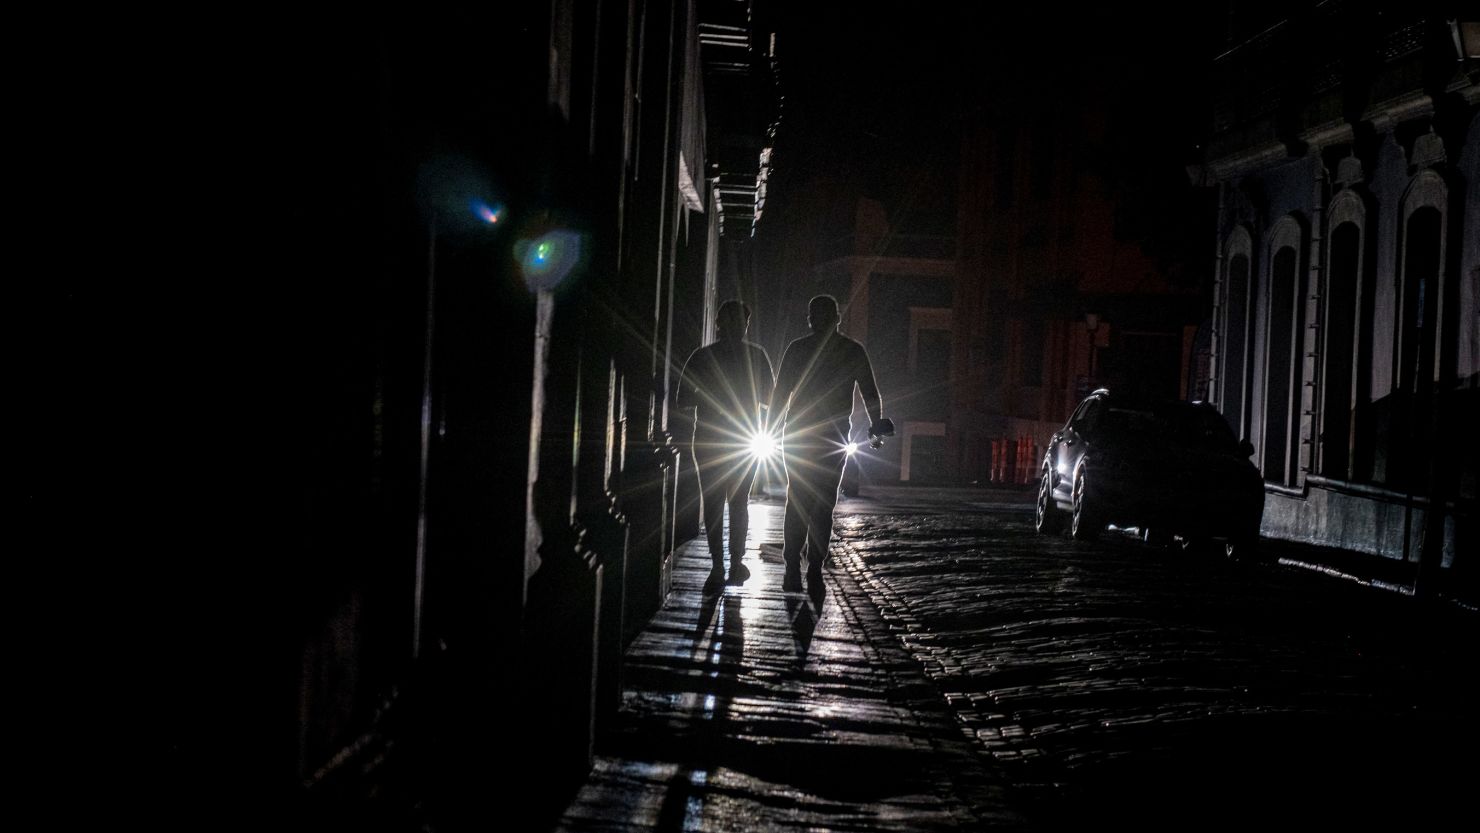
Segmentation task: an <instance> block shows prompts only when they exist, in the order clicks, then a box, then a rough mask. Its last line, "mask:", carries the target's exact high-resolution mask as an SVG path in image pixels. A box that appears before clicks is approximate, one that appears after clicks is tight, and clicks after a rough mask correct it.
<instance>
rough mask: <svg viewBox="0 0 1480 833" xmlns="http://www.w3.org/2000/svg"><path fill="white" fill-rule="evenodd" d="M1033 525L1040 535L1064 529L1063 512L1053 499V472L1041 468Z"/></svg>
mask: <svg viewBox="0 0 1480 833" xmlns="http://www.w3.org/2000/svg"><path fill="white" fill-rule="evenodd" d="M1034 526H1035V527H1036V528H1037V529H1038V532H1039V534H1041V535H1058V534H1059V533H1060V532H1063V531H1064V513H1063V512H1061V511H1059V505H1058V504H1057V503H1055V502H1054V499H1053V472H1052V471H1050V470H1049V469H1044V470H1043V477H1042V478H1040V479H1039V481H1038V506H1037V514H1036V516H1035V518H1034Z"/></svg>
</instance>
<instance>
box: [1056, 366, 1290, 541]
mask: <svg viewBox="0 0 1480 833" xmlns="http://www.w3.org/2000/svg"><path fill="white" fill-rule="evenodd" d="M1253 453H1254V447H1253V446H1252V445H1250V443H1249V441H1248V440H1239V439H1236V438H1235V437H1234V435H1233V432H1232V431H1231V430H1230V429H1229V427H1228V423H1227V422H1226V421H1225V420H1224V419H1223V415H1222V414H1220V413H1218V411H1217V410H1216V409H1215V408H1213V406H1211V405H1208V404H1206V403H1203V402H1179V401H1175V400H1164V401H1148V400H1140V399H1132V398H1128V397H1121V396H1116V395H1114V394H1112V393H1111V392H1110V391H1108V390H1104V389H1101V390H1097V391H1095V392H1094V393H1092V394H1090V395H1089V396H1088V397H1087V398H1086V399H1085V400H1084V401H1083V402H1081V403H1079V407H1078V408H1076V409H1075V410H1074V415H1073V416H1071V417H1070V418H1069V422H1068V423H1067V424H1065V425H1064V427H1063V428H1061V429H1059V431H1058V433H1056V434H1054V435H1053V440H1052V441H1051V442H1050V443H1049V447H1048V450H1047V451H1046V452H1045V454H1044V456H1043V468H1042V470H1041V472H1040V479H1039V483H1038V508H1037V527H1038V531H1039V532H1042V533H1058V532H1061V531H1062V530H1063V529H1064V528H1065V527H1068V529H1069V533H1070V535H1071V536H1072V537H1074V538H1075V539H1079V540H1088V539H1093V538H1095V537H1096V536H1098V535H1099V534H1100V532H1101V531H1102V530H1104V528H1105V527H1106V525H1108V524H1114V525H1116V526H1118V527H1122V528H1128V527H1139V528H1140V529H1142V530H1143V531H1144V532H1146V535H1147V538H1148V539H1150V538H1152V537H1153V535H1155V536H1156V537H1162V538H1163V539H1165V540H1170V539H1171V538H1172V537H1173V536H1175V537H1177V538H1180V539H1181V540H1182V541H1183V543H1184V545H1188V546H1193V545H1198V544H1200V543H1203V542H1211V541H1213V540H1215V539H1220V540H1222V541H1223V542H1224V547H1225V551H1226V552H1227V554H1228V555H1230V556H1235V555H1237V556H1243V555H1246V554H1248V553H1249V552H1252V549H1253V547H1254V545H1255V544H1256V543H1257V541H1258V539H1259V521H1260V518H1261V517H1262V516H1263V514H1264V481H1263V478H1262V477H1260V475H1259V470H1258V469H1257V468H1255V466H1254V464H1253V463H1252V462H1250V460H1249V458H1250V457H1251V456H1252V455H1253Z"/></svg>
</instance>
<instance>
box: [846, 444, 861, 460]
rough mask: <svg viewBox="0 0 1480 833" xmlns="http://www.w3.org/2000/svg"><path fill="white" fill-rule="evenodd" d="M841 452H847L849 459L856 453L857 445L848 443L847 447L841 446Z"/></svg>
mask: <svg viewBox="0 0 1480 833" xmlns="http://www.w3.org/2000/svg"><path fill="white" fill-rule="evenodd" d="M843 450H844V451H846V452H848V456H849V457H852V456H853V455H854V454H857V453H858V443H848V444H847V445H845V446H843Z"/></svg>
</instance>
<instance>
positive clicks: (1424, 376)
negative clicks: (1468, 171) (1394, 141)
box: [1373, 170, 1457, 487]
mask: <svg viewBox="0 0 1480 833" xmlns="http://www.w3.org/2000/svg"><path fill="white" fill-rule="evenodd" d="M1447 199H1448V189H1447V187H1446V186H1445V184H1444V180H1443V179H1442V178H1441V177H1440V176H1439V175H1438V174H1437V173H1435V172H1434V171H1432V170H1424V171H1420V172H1419V173H1418V175H1417V176H1415V177H1414V178H1413V184H1412V185H1410V186H1409V188H1408V193H1407V194H1405V195H1404V197H1403V209H1402V210H1403V213H1402V218H1401V222H1400V224H1399V226H1398V296H1397V306H1398V314H1397V316H1396V320H1395V321H1394V322H1393V326H1394V332H1393V370H1392V394H1391V395H1389V396H1387V397H1385V398H1383V399H1382V400H1380V402H1379V403H1377V408H1376V415H1375V421H1376V423H1377V433H1378V435H1379V436H1378V437H1377V441H1376V446H1377V447H1376V449H1375V452H1376V453H1375V460H1374V462H1373V477H1374V479H1376V480H1378V481H1380V482H1382V483H1386V484H1388V485H1390V486H1394V487H1401V486H1410V487H1418V486H1420V485H1422V484H1421V481H1420V478H1421V476H1422V474H1423V467H1422V465H1421V463H1422V461H1423V460H1426V459H1428V455H1427V454H1425V453H1420V452H1421V451H1423V450H1424V449H1426V448H1427V445H1428V441H1429V440H1428V433H1429V431H1430V430H1431V424H1430V420H1431V418H1432V411H1431V407H1432V401H1431V398H1432V397H1433V395H1434V392H1435V386H1434V382H1435V380H1436V379H1437V377H1438V376H1439V375H1440V373H1441V372H1442V370H1443V368H1444V366H1445V365H1446V364H1448V366H1450V367H1452V366H1453V364H1452V358H1451V357H1450V356H1449V355H1448V353H1449V352H1451V351H1450V347H1451V345H1453V346H1454V349H1453V351H1452V352H1456V353H1457V341H1456V340H1455V337H1454V331H1455V330H1456V327H1455V326H1454V325H1453V324H1452V323H1451V324H1450V325H1449V326H1447V327H1446V326H1445V323H1446V320H1445V319H1446V317H1449V318H1450V319H1451V321H1452V319H1453V313H1454V310H1453V308H1454V306H1455V305H1454V304H1453V303H1452V302H1450V303H1446V300H1448V299H1446V297H1445V296H1446V294H1449V293H1452V290H1453V287H1452V286H1450V285H1449V283H1450V282H1446V281H1445V280H1444V262H1445V261H1444V246H1445V234H1444V227H1445V221H1444V214H1445V204H1446V202H1447Z"/></svg>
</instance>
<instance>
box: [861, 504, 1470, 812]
mask: <svg viewBox="0 0 1480 833" xmlns="http://www.w3.org/2000/svg"><path fill="white" fill-rule="evenodd" d="M1024 508H1026V507H1024ZM838 529H839V533H840V536H839V537H840V538H841V542H840V544H839V545H837V546H836V550H837V552H838V553H839V556H838V557H839V560H840V562H841V564H842V565H843V566H845V567H846V568H847V569H848V570H850V571H851V572H853V573H854V574H855V575H856V576H857V577H858V578H859V581H860V583H861V584H862V585H863V586H864V587H866V588H867V589H868V591H869V593H870V595H871V597H872V598H873V599H874V601H875V602H876V603H877V604H878V605H879V607H880V609H881V611H882V612H883V615H884V616H885V618H886V620H889V621H892V622H894V623H895V624H896V625H897V626H898V628H899V633H900V638H901V639H902V641H903V643H904V644H905V645H906V647H907V648H908V650H909V651H910V652H911V653H912V654H913V655H914V656H915V657H916V658H917V659H918V660H919V661H920V662H921V663H922V665H923V667H924V668H925V669H926V672H927V674H928V675H929V676H930V677H931V678H932V679H933V680H934V681H935V683H936V685H937V686H938V688H939V690H940V693H941V695H942V696H943V697H945V698H946V699H947V701H948V702H949V703H950V704H951V706H952V707H953V708H954V710H955V711H956V714H957V716H958V718H959V719H960V721H961V722H962V725H963V726H964V727H965V730H966V731H967V733H968V734H969V735H971V736H973V737H974V738H975V739H976V740H977V742H978V743H979V747H980V749H981V750H982V751H983V752H984V753H985V754H987V755H989V756H990V757H991V758H992V759H994V760H995V761H997V762H999V763H1000V764H1001V765H1002V766H1003V767H1004V768H1005V773H1006V775H1007V777H1008V779H1009V781H1010V782H1011V783H1012V784H1013V785H1014V786H1015V788H1016V789H1017V792H1018V794H1019V796H1020V798H1021V799H1022V800H1023V802H1024V808H1025V810H1026V811H1027V813H1028V815H1029V817H1030V818H1031V819H1033V820H1035V821H1036V822H1038V823H1042V824H1045V825H1048V826H1051V827H1078V826H1081V825H1087V824H1090V823H1101V822H1109V821H1112V820H1113V821H1116V822H1122V823H1125V824H1127V825H1130V826H1133V827H1134V826H1143V825H1145V824H1147V823H1164V824H1165V825H1170V826H1175V825H1176V824H1177V823H1178V822H1179V820H1180V821H1182V822H1185V823H1186V824H1187V825H1189V826H1192V827H1202V826H1204V825H1206V824H1208V823H1211V822H1213V821H1215V820H1219V819H1221V820H1224V821H1228V822H1238V823H1251V824H1252V823H1263V822H1268V823H1275V824H1282V823H1286V822H1290V821H1294V820H1304V821H1309V822H1337V821H1344V822H1348V823H1361V824H1364V825H1365V824H1371V823H1373V822H1375V821H1377V820H1379V819H1382V820H1387V821H1391V822H1394V823H1397V822H1402V823H1404V824H1405V825H1411V824H1418V825H1420V826H1427V825H1429V824H1433V823H1437V822H1438V821H1439V820H1441V819H1454V818H1465V817H1470V818H1473V812H1474V797H1473V791H1472V790H1473V785H1474V783H1475V776H1476V772H1477V769H1476V764H1475V762H1474V755H1473V750H1474V748H1475V741H1476V739H1477V726H1480V722H1477V719H1476V715H1475V711H1474V703H1475V702H1477V694H1480V690H1477V685H1476V677H1475V661H1476V651H1475V647H1476V641H1475V637H1476V628H1475V624H1476V618H1475V615H1474V613H1473V612H1472V611H1468V610H1464V609H1460V608H1458V607H1456V606H1454V605H1452V604H1450V605H1443V604H1441V605H1428V604H1424V603H1421V602H1419V601H1418V600H1415V599H1413V598H1409V597H1404V596H1401V595H1399V594H1396V593H1391V592H1386V591H1382V590H1378V589H1374V588H1371V587H1363V586H1359V585H1357V584H1354V583H1351V582H1345V581H1341V580H1338V579H1335V578H1332V577H1330V576H1327V575H1322V574H1319V573H1314V572H1310V571H1306V570H1295V569H1291V568H1288V567H1280V566H1276V565H1272V564H1268V563H1261V564H1246V563H1234V562H1229V561H1226V560H1223V559H1213V558H1209V557H1198V556H1191V555H1186V554H1183V553H1182V552H1181V551H1179V550H1176V549H1169V548H1158V547H1153V546H1150V545H1147V544H1144V543H1142V542H1140V541H1139V540H1133V539H1130V538H1128V537H1121V538H1117V537H1115V536H1113V535H1107V536H1106V537H1104V538H1102V540H1101V541H1099V542H1096V543H1093V544H1088V545H1086V544H1076V543H1075V542H1073V541H1070V540H1069V539H1067V538H1047V537H1043V536H1038V535H1036V534H1035V533H1034V531H1033V527H1032V515H1031V514H1029V513H1027V512H1024V511H1016V512H1012V511H1003V507H1000V506H996V507H993V506H990V505H988V504H983V503H981V502H980V501H976V502H974V503H973V502H971V501H964V502H963V501H960V500H957V501H955V502H954V504H953V505H945V506H938V507H936V508H935V509H933V510H932V509H930V508H928V507H925V506H921V505H907V506H897V505H895V506H891V505H888V504H887V503H884V504H880V503H869V502H867V501H864V502H850V503H845V504H844V505H842V506H840V511H839V522H838Z"/></svg>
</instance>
